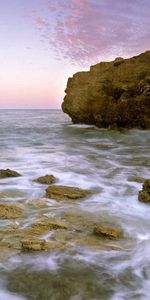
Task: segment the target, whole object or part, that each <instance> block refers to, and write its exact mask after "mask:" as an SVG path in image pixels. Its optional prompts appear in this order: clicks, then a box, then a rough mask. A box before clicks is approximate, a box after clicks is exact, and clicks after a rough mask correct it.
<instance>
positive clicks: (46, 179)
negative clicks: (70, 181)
mask: <svg viewBox="0 0 150 300" xmlns="http://www.w3.org/2000/svg"><path fill="white" fill-rule="evenodd" d="M56 180H57V179H56V177H55V176H54V175H45V176H41V177H38V178H36V179H34V180H33V181H34V182H37V183H41V184H52V183H55V182H56Z"/></svg>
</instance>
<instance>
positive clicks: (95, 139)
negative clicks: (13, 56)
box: [0, 110, 150, 300]
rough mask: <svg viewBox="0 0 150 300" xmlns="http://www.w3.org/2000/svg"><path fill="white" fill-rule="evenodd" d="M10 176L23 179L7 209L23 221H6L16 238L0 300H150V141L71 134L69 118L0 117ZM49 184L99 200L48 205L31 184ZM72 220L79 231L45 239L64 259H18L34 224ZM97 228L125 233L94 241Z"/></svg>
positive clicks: (1, 153)
mask: <svg viewBox="0 0 150 300" xmlns="http://www.w3.org/2000/svg"><path fill="white" fill-rule="evenodd" d="M7 168H9V169H12V170H15V171H17V172H19V173H21V174H22V176H21V177H17V178H6V179H1V180H0V202H1V203H13V204H17V205H20V206H21V207H22V208H23V210H24V211H25V213H24V218H23V219H13V220H9V219H1V220H0V232H1V231H2V229H6V228H9V229H10V228H11V229H13V234H12V235H11V234H10V231H11V230H10V231H9V241H8V237H7V233H6V236H3V235H1V236H0V300H25V299H29V300H32V299H36V300H149V299H150V205H148V204H145V203H142V202H140V201H139V200H138V194H139V191H140V190H141V189H142V185H143V182H144V180H145V179H147V178H150V133H149V131H146V130H138V129H132V130H120V131H119V130H108V129H101V128H97V127H95V126H93V125H91V126H90V125H84V124H72V122H71V119H70V118H69V117H68V116H67V115H66V114H64V113H63V112H62V111H61V110H0V169H7ZM46 174H53V175H54V176H55V177H56V178H57V182H56V183H55V184H56V185H64V186H71V187H79V188H82V189H89V190H92V191H94V192H93V193H92V194H91V195H89V196H87V197H85V198H83V199H79V200H70V201H58V200H54V199H46V196H45V190H46V188H47V186H46V185H42V184H38V183H35V182H33V180H34V179H35V178H37V177H39V176H43V175H46ZM65 214H68V216H70V220H73V221H72V226H73V229H71V230H70V232H69V233H67V232H66V233H61V231H60V232H59V233H57V234H56V232H55V233H54V232H51V233H50V234H49V235H47V236H46V237H45V239H48V240H51V241H52V242H53V241H54V240H55V242H56V240H57V243H58V244H59V242H60V241H61V243H62V244H63V246H64V248H63V250H62V249H61V247H58V248H57V247H56V249H55V247H54V248H53V249H52V250H51V251H43V252H42V251H33V252H30V251H28V252H25V251H21V250H20V248H19V242H18V241H19V237H18V236H19V234H20V233H19V232H20V231H22V230H24V228H26V227H27V226H29V224H32V222H33V220H34V221H35V220H37V218H39V219H40V218H43V217H47V218H55V217H57V218H61V217H62V216H63V215H65ZM37 216H38V217H37ZM79 223H80V224H81V227H80V226H79ZM82 223H83V224H82ZM96 224H103V225H105V226H108V227H110V226H111V227H112V228H117V229H118V228H119V230H121V232H122V237H121V238H120V239H119V240H107V239H101V238H100V237H98V236H96V237H95V236H93V228H94V226H96ZM81 228H82V230H80V229H81ZM6 232H7V231H6ZM63 234H64V235H63ZM15 241H16V243H15ZM8 242H9V243H8ZM8 245H9V246H8Z"/></svg>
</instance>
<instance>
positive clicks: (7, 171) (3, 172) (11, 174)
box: [0, 169, 21, 179]
mask: <svg viewBox="0 0 150 300" xmlns="http://www.w3.org/2000/svg"><path fill="white" fill-rule="evenodd" d="M19 176H21V174H19V173H18V172H16V171H13V170H10V169H5V170H4V169H1V170H0V179H2V178H7V177H19Z"/></svg>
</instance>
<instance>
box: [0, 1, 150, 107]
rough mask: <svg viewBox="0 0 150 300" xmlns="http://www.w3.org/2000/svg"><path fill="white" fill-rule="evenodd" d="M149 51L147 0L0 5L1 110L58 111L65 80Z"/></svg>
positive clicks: (149, 23) (35, 2)
mask: <svg viewBox="0 0 150 300" xmlns="http://www.w3.org/2000/svg"><path fill="white" fill-rule="evenodd" d="M148 49H150V0H124V1H123V0H0V108H60V105H61V102H62V100H63V96H64V89H65V86H66V83H67V78H68V77H69V76H71V75H72V74H73V73H75V72H77V71H80V70H84V69H85V70H87V69H88V68H89V66H90V65H91V64H95V63H98V62H99V61H101V60H111V59H114V58H115V57H116V56H123V57H129V56H132V55H136V54H139V53H141V52H144V51H146V50H148Z"/></svg>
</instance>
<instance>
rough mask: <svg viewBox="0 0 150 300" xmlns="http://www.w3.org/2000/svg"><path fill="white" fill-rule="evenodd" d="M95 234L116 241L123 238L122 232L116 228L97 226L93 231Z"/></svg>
mask: <svg viewBox="0 0 150 300" xmlns="http://www.w3.org/2000/svg"><path fill="white" fill-rule="evenodd" d="M93 233H94V234H96V235H98V236H100V237H103V238H106V239H111V240H116V239H118V238H120V237H121V231H119V230H118V229H115V228H110V227H105V226H102V225H96V226H95V227H94V229H93Z"/></svg>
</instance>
